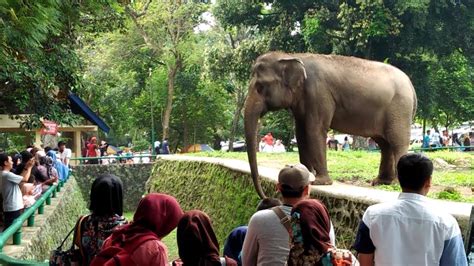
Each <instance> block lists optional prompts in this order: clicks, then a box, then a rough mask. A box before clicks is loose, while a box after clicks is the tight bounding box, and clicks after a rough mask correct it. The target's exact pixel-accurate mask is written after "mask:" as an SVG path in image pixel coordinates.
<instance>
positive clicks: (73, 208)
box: [12, 178, 88, 261]
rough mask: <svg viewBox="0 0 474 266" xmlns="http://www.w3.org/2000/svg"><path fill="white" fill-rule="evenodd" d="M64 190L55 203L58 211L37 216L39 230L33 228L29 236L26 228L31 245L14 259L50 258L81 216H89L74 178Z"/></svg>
mask: <svg viewBox="0 0 474 266" xmlns="http://www.w3.org/2000/svg"><path fill="white" fill-rule="evenodd" d="M61 191H64V192H63V193H60V194H58V197H57V198H55V199H53V200H52V201H53V203H52V205H55V206H54V208H45V215H37V216H36V225H37V226H38V227H37V228H35V227H33V228H30V230H29V231H30V235H29V236H28V231H26V228H24V230H23V231H24V232H23V239H29V243H25V244H26V245H25V248H24V249H23V250H22V251H21V252H18V253H17V254H12V255H14V257H16V258H20V259H30V260H36V261H44V260H46V259H49V256H50V252H51V250H53V249H55V248H57V247H58V245H59V244H60V243H61V241H62V240H63V239H64V237H65V236H66V235H67V233H68V232H69V231H70V230H71V229H72V228H73V227H74V225H75V223H76V221H77V219H78V217H79V216H80V215H83V214H87V213H88V211H87V208H86V205H85V202H84V199H83V198H82V194H81V192H80V190H79V189H78V185H77V183H76V180H75V179H74V178H70V179H69V181H68V182H67V183H66V184H65V186H64V187H63V188H62V190H61ZM40 217H41V218H40ZM71 238H72V237H71ZM23 241H24V242H26V241H25V240H23ZM68 247H69V246H68Z"/></svg>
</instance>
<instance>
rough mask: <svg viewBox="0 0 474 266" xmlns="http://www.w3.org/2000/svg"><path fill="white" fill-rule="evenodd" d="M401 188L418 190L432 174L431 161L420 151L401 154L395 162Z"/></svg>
mask: <svg viewBox="0 0 474 266" xmlns="http://www.w3.org/2000/svg"><path fill="white" fill-rule="evenodd" d="M397 171H398V181H399V182H400V186H401V187H402V189H410V190H413V191H420V189H422V188H423V186H424V184H425V183H426V181H427V180H428V179H430V178H431V175H432V174H433V163H432V162H431V160H430V159H428V157H426V156H424V155H423V154H421V153H410V154H405V155H403V156H402V157H401V158H400V160H399V161H398V164H397Z"/></svg>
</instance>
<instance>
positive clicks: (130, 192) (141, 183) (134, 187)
mask: <svg viewBox="0 0 474 266" xmlns="http://www.w3.org/2000/svg"><path fill="white" fill-rule="evenodd" d="M152 167H153V164H152V163H142V164H108V165H99V164H83V165H78V166H75V167H74V169H73V171H74V175H75V176H77V177H78V178H77V181H78V184H79V187H80V189H81V192H82V195H83V197H84V199H85V200H86V201H87V204H89V203H88V202H89V194H90V191H91V186H92V182H94V179H95V178H96V177H97V176H99V175H101V174H105V173H109V174H114V175H116V176H118V177H120V179H121V180H122V182H123V190H124V193H123V195H124V196H123V201H124V202H123V208H124V211H125V212H128V211H135V209H136V208H137V205H138V202H139V201H140V199H141V197H142V195H143V193H144V192H145V183H146V181H147V180H148V178H149V177H150V173H151V169H152Z"/></svg>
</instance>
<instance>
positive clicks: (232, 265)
mask: <svg viewBox="0 0 474 266" xmlns="http://www.w3.org/2000/svg"><path fill="white" fill-rule="evenodd" d="M177 240H178V249H179V256H180V260H178V261H175V262H173V265H183V266H221V265H227V266H237V262H235V260H233V259H230V258H227V257H222V258H221V257H220V256H219V243H218V242H217V237H216V234H215V233H214V230H213V229H212V225H211V219H209V216H207V214H206V213H204V212H202V211H199V210H193V211H188V212H186V213H185V214H184V216H183V218H181V220H180V221H179V224H178V232H177Z"/></svg>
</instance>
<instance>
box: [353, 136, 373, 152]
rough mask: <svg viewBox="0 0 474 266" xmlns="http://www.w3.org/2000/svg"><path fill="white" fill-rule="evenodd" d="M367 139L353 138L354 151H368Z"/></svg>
mask: <svg viewBox="0 0 474 266" xmlns="http://www.w3.org/2000/svg"><path fill="white" fill-rule="evenodd" d="M368 148H369V146H368V144H367V138H365V137H361V136H356V135H353V136H352V149H354V150H368Z"/></svg>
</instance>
